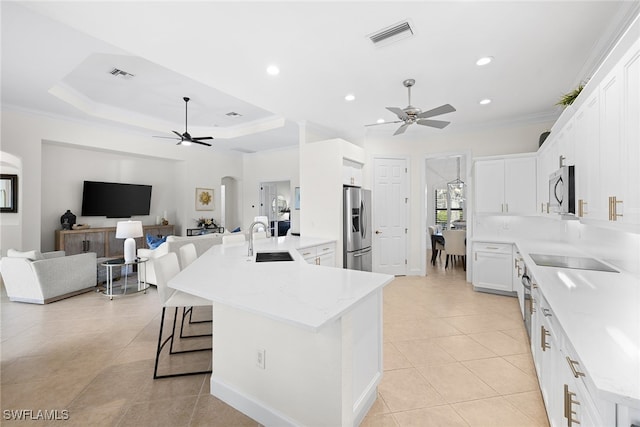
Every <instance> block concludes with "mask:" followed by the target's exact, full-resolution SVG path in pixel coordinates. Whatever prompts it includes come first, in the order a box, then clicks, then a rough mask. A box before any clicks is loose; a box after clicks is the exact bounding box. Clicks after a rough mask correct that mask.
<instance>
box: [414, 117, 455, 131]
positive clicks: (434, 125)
mask: <svg viewBox="0 0 640 427" xmlns="http://www.w3.org/2000/svg"><path fill="white" fill-rule="evenodd" d="M417 123H418V124H419V125H422V126H431V127H432V128H438V129H443V128H445V127H447V126H448V125H449V123H451V122H445V121H443V120H426V119H420V120H418V121H417Z"/></svg>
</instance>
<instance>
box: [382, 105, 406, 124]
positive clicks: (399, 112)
mask: <svg viewBox="0 0 640 427" xmlns="http://www.w3.org/2000/svg"><path fill="white" fill-rule="evenodd" d="M387 110H389V111H391V112H392V113H393V114H395V115H396V116H398V118H399V119H400V120H402V121H405V120H407V119H409V116H407V113H405V112H404V111H403V110H402V108H398V107H387Z"/></svg>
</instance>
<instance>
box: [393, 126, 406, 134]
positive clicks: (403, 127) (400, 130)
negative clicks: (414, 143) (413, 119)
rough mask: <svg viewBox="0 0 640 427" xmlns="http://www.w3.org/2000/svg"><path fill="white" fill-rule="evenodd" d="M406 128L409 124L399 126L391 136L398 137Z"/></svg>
mask: <svg viewBox="0 0 640 427" xmlns="http://www.w3.org/2000/svg"><path fill="white" fill-rule="evenodd" d="M408 127H409V123H405V124H403V125H402V126H400V127H399V128H398V130H397V131H396V132H395V133H394V134H393V136H396V135H400V134H401V133H404V131H405V130H407V128H408Z"/></svg>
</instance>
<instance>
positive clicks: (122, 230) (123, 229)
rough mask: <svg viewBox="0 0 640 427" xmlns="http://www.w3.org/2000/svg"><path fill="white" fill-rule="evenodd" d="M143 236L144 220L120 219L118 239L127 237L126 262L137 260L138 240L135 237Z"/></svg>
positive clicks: (117, 231)
mask: <svg viewBox="0 0 640 427" xmlns="http://www.w3.org/2000/svg"><path fill="white" fill-rule="evenodd" d="M142 236H143V234H142V221H118V223H117V224H116V239H125V241H124V262H133V261H135V260H136V241H135V240H134V238H135V237H142Z"/></svg>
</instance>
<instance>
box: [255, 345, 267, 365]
mask: <svg viewBox="0 0 640 427" xmlns="http://www.w3.org/2000/svg"><path fill="white" fill-rule="evenodd" d="M264 353H265V350H264V348H259V349H257V350H256V366H257V367H258V368H260V369H264V368H265V367H264V366H265V365H264V356H265V354H264Z"/></svg>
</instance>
